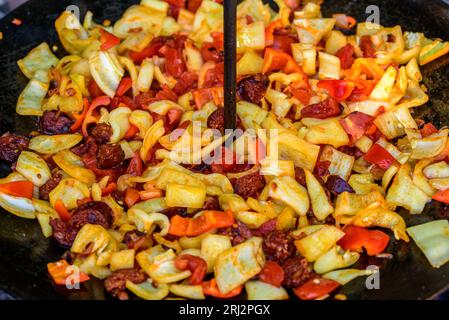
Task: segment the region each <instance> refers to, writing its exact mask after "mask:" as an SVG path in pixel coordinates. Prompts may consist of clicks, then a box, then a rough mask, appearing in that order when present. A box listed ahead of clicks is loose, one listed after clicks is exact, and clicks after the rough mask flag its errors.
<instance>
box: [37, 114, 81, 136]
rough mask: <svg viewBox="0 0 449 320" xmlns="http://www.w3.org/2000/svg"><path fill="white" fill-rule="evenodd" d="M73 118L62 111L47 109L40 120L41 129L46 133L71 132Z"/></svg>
mask: <svg viewBox="0 0 449 320" xmlns="http://www.w3.org/2000/svg"><path fill="white" fill-rule="evenodd" d="M72 123H73V121H72V119H70V118H69V117H68V116H66V115H65V114H63V113H61V112H60V111H45V112H44V114H43V115H42V117H41V118H40V120H39V131H40V132H42V133H45V134H60V133H67V132H70V127H71V126H72Z"/></svg>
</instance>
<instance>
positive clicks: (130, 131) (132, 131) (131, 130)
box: [123, 125, 139, 140]
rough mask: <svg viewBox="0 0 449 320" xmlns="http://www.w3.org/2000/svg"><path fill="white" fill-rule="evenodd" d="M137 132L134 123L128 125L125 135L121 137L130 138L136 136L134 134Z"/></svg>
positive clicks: (137, 129)
mask: <svg viewBox="0 0 449 320" xmlns="http://www.w3.org/2000/svg"><path fill="white" fill-rule="evenodd" d="M138 132H139V128H137V127H136V126H135V125H130V127H129V129H128V131H126V133H125V136H124V137H123V139H125V140H130V139H132V138H134V137H135V136H136V134H137V133H138Z"/></svg>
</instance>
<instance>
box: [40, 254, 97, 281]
mask: <svg viewBox="0 0 449 320" xmlns="http://www.w3.org/2000/svg"><path fill="white" fill-rule="evenodd" d="M69 267H71V266H70V265H69V263H68V262H67V261H66V260H59V261H57V262H52V263H49V264H47V269H48V273H49V274H50V276H51V277H52V279H53V281H54V282H55V283H56V284H57V285H60V286H64V285H68V284H70V285H75V284H77V283H82V282H85V281H87V280H89V279H90V278H89V276H88V275H87V274H85V273H83V272H80V273H79V275H78V276H79V277H75V274H74V273H75V270H72V272H70V270H69V269H68V268H69Z"/></svg>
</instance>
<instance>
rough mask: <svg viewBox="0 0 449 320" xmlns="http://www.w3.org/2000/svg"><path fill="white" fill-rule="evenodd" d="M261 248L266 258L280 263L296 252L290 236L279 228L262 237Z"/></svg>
mask: <svg viewBox="0 0 449 320" xmlns="http://www.w3.org/2000/svg"><path fill="white" fill-rule="evenodd" d="M262 248H263V252H264V253H265V256H266V257H267V259H268V260H271V261H276V262H280V263H282V262H284V261H285V260H287V259H289V258H291V257H293V256H294V255H295V252H296V248H295V245H294V243H293V239H292V237H290V236H289V235H288V234H287V233H285V232H282V231H279V230H274V231H272V232H270V233H269V234H268V235H267V236H266V237H264V239H263V244H262Z"/></svg>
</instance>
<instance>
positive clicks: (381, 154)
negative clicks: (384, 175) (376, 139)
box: [364, 143, 396, 170]
mask: <svg viewBox="0 0 449 320" xmlns="http://www.w3.org/2000/svg"><path fill="white" fill-rule="evenodd" d="M364 159H365V160H366V161H368V162H369V163H372V164H375V165H377V166H378V167H379V168H381V169H383V170H387V169H388V168H390V167H391V165H392V164H393V163H395V162H396V159H395V158H394V157H393V156H392V155H391V154H390V153H389V152H388V151H387V150H385V149H384V148H383V147H382V146H380V145H379V144H377V143H375V144H373V146H372V147H371V149H369V150H368V152H367V153H366V154H365V156H364Z"/></svg>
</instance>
